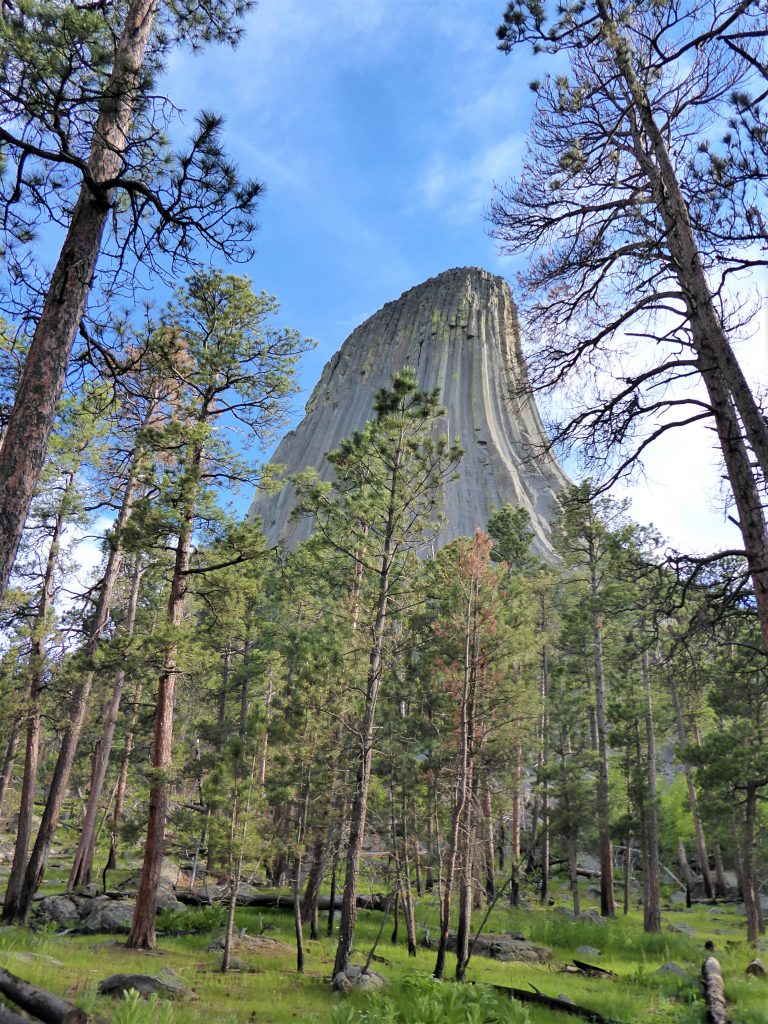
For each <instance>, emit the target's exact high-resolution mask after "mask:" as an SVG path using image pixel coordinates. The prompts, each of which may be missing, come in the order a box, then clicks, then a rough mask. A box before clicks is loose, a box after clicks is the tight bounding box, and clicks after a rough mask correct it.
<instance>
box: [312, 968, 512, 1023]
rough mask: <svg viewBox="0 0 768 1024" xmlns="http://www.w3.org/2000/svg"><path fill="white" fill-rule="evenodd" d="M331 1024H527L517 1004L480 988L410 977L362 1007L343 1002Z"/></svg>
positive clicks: (369, 999)
mask: <svg viewBox="0 0 768 1024" xmlns="http://www.w3.org/2000/svg"><path fill="white" fill-rule="evenodd" d="M331 1020H332V1021H333V1024H528V1021H529V1017H528V1013H527V1011H526V1010H525V1008H524V1007H523V1006H522V1005H521V1004H520V1003H516V1002H514V1000H510V999H507V998H505V997H504V996H499V995H498V994H497V993H496V992H494V991H493V990H492V989H491V988H488V987H486V986H483V985H455V984H449V983H446V982H442V981H437V980H436V979H435V978H433V977H431V975H426V974H414V975H411V976H410V977H408V978H407V979H406V980H405V981H404V982H403V983H402V985H401V986H399V987H398V988H397V989H395V990H394V991H389V990H388V991H386V992H377V993H375V994H374V995H372V996H370V998H368V999H366V1001H365V1004H364V1005H363V1006H357V1005H355V1004H354V1003H350V1002H347V1003H344V1004H343V1005H342V1006H340V1007H337V1008H336V1009H335V1010H334V1011H333V1014H332V1017H331Z"/></svg>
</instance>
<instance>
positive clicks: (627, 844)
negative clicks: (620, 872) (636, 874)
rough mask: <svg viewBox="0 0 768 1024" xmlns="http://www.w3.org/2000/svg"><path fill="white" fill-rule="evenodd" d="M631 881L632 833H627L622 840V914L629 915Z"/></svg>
mask: <svg viewBox="0 0 768 1024" xmlns="http://www.w3.org/2000/svg"><path fill="white" fill-rule="evenodd" d="M631 880H632V833H631V832H628V833H627V837H626V839H625V840H624V914H625V915H627V914H628V913H629V904H630V898H629V894H630V882H631Z"/></svg>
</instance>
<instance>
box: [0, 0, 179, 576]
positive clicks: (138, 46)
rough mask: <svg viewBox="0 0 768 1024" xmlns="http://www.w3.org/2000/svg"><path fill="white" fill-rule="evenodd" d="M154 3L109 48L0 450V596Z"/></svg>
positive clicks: (124, 136) (107, 200)
mask: <svg viewBox="0 0 768 1024" xmlns="http://www.w3.org/2000/svg"><path fill="white" fill-rule="evenodd" d="M158 6H159V0H132V2H131V3H130V4H129V5H128V8H127V10H126V14H125V21H124V23H123V28H122V31H121V33H120V37H119V40H118V42H117V48H116V52H115V60H114V65H113V68H112V73H111V76H110V79H109V82H108V83H107V85H106V87H105V90H104V94H103V99H102V102H101V106H100V110H99V116H98V119H97V121H96V125H95V127H94V131H93V137H92V141H91V150H90V154H89V156H88V174H89V176H90V178H91V183H90V184H86V183H84V184H83V185H81V187H80V192H79V195H78V198H77V200H76V201H75V205H74V209H73V211H72V217H71V219H70V222H69V227H68V229H67V234H66V237H65V239H64V244H63V246H62V249H61V253H60V254H59V258H58V261H57V263H56V267H55V268H54V271H53V274H52V275H51V280H50V283H49V285H48V290H47V293H46V297H45V301H44V303H43V308H42V311H41V313H40V318H39V320H38V321H37V326H36V328H35V332H34V334H33V336H32V343H31V345H30V348H29V353H28V355H27V359H26V362H25V365H24V371H23V373H22V375H21V380H20V381H19V386H18V389H17V392H16V398H15V402H14V406H13V410H12V411H11V415H10V418H9V420H8V424H7V426H6V430H5V434H4V436H3V442H2V447H1V448H0V596H3V595H4V594H5V592H6V590H7V587H8V578H9V575H10V571H11V567H12V565H13V561H14V558H15V557H16V550H17V548H18V544H19V539H20V537H21V532H22V529H23V527H24V522H25V520H26V518H27V514H28V512H29V507H30V504H31V501H32V497H33V495H34V493H35V488H36V486H37V481H38V477H39V475H40V470H41V468H42V465H43V461H44V459H45V453H46V449H47V445H48V438H49V436H50V433H51V430H52V428H53V423H54V420H55V417H56V407H57V405H58V401H59V397H60V395H61V392H62V388H63V386H64V379H65V375H66V371H67V364H68V363H69V355H70V352H71V350H72V344H73V341H74V338H75V334H76V333H77V330H78V327H79V325H80V321H81V320H82V318H83V314H84V312H85V307H86V302H87V300H88V296H89V294H90V291H91V288H92V286H93V281H94V274H95V270H96V261H97V259H98V256H99V252H100V250H101V240H102V235H103V233H104V228H105V226H106V224H107V219H108V217H109V215H110V211H111V209H112V195H111V192H110V190H109V189H105V188H103V186H102V185H101V183H102V182H105V181H111V180H113V179H114V178H116V177H118V176H119V174H120V173H121V171H122V167H123V154H124V151H125V147H126V145H127V140H128V137H129V134H130V129H131V123H132V120H133V114H134V104H135V102H136V90H137V86H138V83H139V77H140V69H141V65H142V62H143V59H144V50H145V47H146V44H147V41H148V39H149V36H150V33H151V31H152V27H153V23H154V19H155V15H156V12H157V9H158Z"/></svg>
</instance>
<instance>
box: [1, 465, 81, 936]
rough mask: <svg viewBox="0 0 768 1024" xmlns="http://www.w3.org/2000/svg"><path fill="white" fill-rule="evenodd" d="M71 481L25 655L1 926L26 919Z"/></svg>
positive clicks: (53, 541) (63, 501)
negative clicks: (22, 721)
mask: <svg viewBox="0 0 768 1024" xmlns="http://www.w3.org/2000/svg"><path fill="white" fill-rule="evenodd" d="M74 479H75V477H74V473H73V474H70V476H69V479H68V481H67V484H66V487H65V490H64V494H63V496H62V500H61V504H60V506H59V512H58V514H57V516H56V519H55V521H54V524H53V532H52V534H51V543H50V547H49V548H48V557H47V559H46V564H45V574H44V576H43V585H42V588H41V592H40V600H39V602H38V606H37V612H36V614H35V618H36V622H35V627H34V630H33V633H32V647H31V651H30V655H29V704H28V712H27V728H26V746H25V749H24V776H23V778H22V782H21V797H20V800H19V821H18V825H17V826H16V842H15V845H14V848H13V861H12V863H11V871H10V874H9V876H8V884H7V887H6V891H5V901H4V903H3V916H2V920H3V922H4V923H5V924H12V923H14V922H19V923H23V922H24V921H25V920H26V916H27V910H28V907H26V908H25V903H24V898H23V891H24V878H25V875H26V871H27V866H28V864H29V844H30V842H31V840H32V815H33V812H34V803H35V789H36V787H37V771H38V767H39V761H40V737H41V731H42V709H41V694H42V691H43V686H44V682H45V678H44V673H45V662H46V650H45V646H46V634H47V629H48V617H49V615H50V612H51V608H52V606H53V592H54V575H55V572H56V566H57V564H58V558H59V544H60V541H61V534H62V532H63V530H64V524H65V520H66V510H67V505H68V503H69V494H70V491H71V488H72V487H73V486H74Z"/></svg>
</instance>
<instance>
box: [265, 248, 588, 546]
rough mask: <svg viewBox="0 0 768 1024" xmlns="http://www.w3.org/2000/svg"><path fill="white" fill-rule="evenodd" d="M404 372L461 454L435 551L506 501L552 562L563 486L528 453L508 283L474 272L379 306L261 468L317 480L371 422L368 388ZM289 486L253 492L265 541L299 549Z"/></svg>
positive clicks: (531, 443) (529, 423)
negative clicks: (426, 396)
mask: <svg viewBox="0 0 768 1024" xmlns="http://www.w3.org/2000/svg"><path fill="white" fill-rule="evenodd" d="M405 367H412V368H413V369H415V371H416V375H417V378H418V381H419V386H420V387H421V388H423V389H425V390H432V389H437V391H438V393H439V397H440V401H441V402H442V403H443V404H444V405H445V407H446V410H447V413H446V416H445V417H444V422H443V423H442V424H441V430H442V431H443V432H444V433H445V434H446V435H448V437H449V438H451V439H453V438H454V437H457V436H458V437H459V438H460V440H461V443H462V446H463V448H464V450H465V454H464V458H463V459H462V462H461V464H460V466H459V473H460V478H459V479H458V480H454V481H451V482H449V483H446V485H445V488H444V495H443V508H442V511H443V513H444V515H445V520H446V522H445V525H444V526H443V528H442V529H441V532H440V534H439V536H438V539H437V543H438V545H443V544H446V543H448V542H449V541H450V540H453V539H455V538H456V537H460V536H469V537H471V536H473V535H474V532H475V529H476V528H477V527H485V524H486V523H487V521H488V517H489V515H490V513H491V512H492V511H493V510H494V508H500V507H501V506H503V505H505V504H507V503H511V504H513V505H517V506H521V507H523V508H525V509H526V510H527V511H528V512H529V514H530V516H531V527H532V529H533V531H534V535H535V536H534V540H533V543H532V547H533V549H534V551H535V552H536V553H537V554H539V555H542V556H544V557H545V558H549V559H550V560H551V559H552V558H553V552H552V545H551V541H550V528H549V521H550V519H551V518H552V516H553V513H554V509H555V504H556V497H557V494H558V492H559V491H560V490H561V489H562V488H563V487H564V486H565V485H566V484H567V482H568V481H567V478H566V476H565V474H564V472H563V470H562V468H561V467H560V465H559V463H558V462H557V460H556V459H555V457H554V456H553V455H551V454H546V455H545V454H539V457H537V458H536V459H535V460H533V459H531V455H532V449H533V448H535V447H537V446H538V445H539V444H540V443H541V442H542V441H543V440H544V439H545V434H544V428H543V425H542V422H541V418H540V416H539V413H538V411H537V409H536V406H535V403H534V402H533V401H531V399H530V398H529V397H527V398H525V399H523V398H520V397H517V396H518V393H519V391H520V388H521V386H522V385H524V384H525V382H526V370H525V365H524V362H523V356H522V349H521V346H520V333H519V328H518V322H517V311H516V309H515V305H514V302H513V299H512V294H511V292H510V290H509V286H508V284H507V282H506V281H505V280H504V279H503V278H501V277H496V276H494V275H493V274H490V273H488V271H485V270H480V269H478V268H474V267H470V268H468V267H464V268H457V269H453V270H447V271H445V272H444V273H442V274H439V275H438V276H437V277H434V278H431V279H430V280H428V281H425V282H424V283H423V284H420V285H417V286H416V287H415V288H411V289H410V290H409V291H407V292H404V293H403V295H401V296H400V298H399V299H397V300H395V301H393V302H388V303H387V304H386V305H385V306H384V307H383V308H382V309H380V310H379V311H378V312H377V313H375V314H374V315H373V316H372V317H370V318H369V319H368V320H366V321H365V322H364V323H363V324H361V326H360V327H358V328H357V329H356V330H355V331H353V332H352V334H351V335H350V336H349V338H347V340H346V341H345V342H344V344H343V345H342V347H341V348H340V350H339V351H338V352H337V353H336V354H335V355H334V356H333V358H332V359H331V360H330V361H329V362H328V363H327V364H326V366H325V368H324V370H323V372H322V375H321V377H320V381H319V382H318V384H317V386H316V387H315V389H314V391H313V392H312V395H311V397H310V399H309V401H308V402H307V406H306V414H305V417H304V419H303V420H302V422H301V423H300V424H299V425H298V427H296V429H295V430H292V431H290V432H289V433H288V434H286V436H285V437H284V438H283V440H282V441H281V442H280V445H279V446H278V448H277V450H276V451H275V453H274V455H273V457H272V462H273V463H276V464H284V465H285V467H286V475H288V474H292V473H298V472H301V471H302V470H304V469H306V468H307V467H311V468H314V469H316V470H317V471H318V473H319V474H320V476H321V477H322V478H323V479H325V480H328V479H330V478H331V477H332V469H331V467H330V465H329V464H328V463H327V462H326V461H325V458H324V456H325V454H326V453H327V452H329V451H332V450H333V449H335V448H337V447H338V446H339V443H340V442H341V441H342V440H343V439H344V438H346V437H348V436H349V435H350V434H352V433H353V431H355V430H359V429H360V428H362V427H363V426H364V424H365V422H366V420H368V419H370V418H371V417H372V415H373V401H374V396H375V394H376V391H377V390H378V389H379V388H381V387H386V386H388V385H389V383H390V381H391V379H392V375H393V374H394V373H396V372H398V371H399V370H402V369H403V368H405ZM294 505H295V495H294V491H293V488H292V486H291V485H287V486H286V487H284V488H283V489H282V491H280V492H279V493H277V494H273V495H270V494H265V493H260V492H259V493H257V495H256V498H255V500H254V502H253V504H252V506H251V510H250V516H251V517H252V518H253V517H255V516H259V517H260V518H261V520H262V524H263V529H264V532H265V534H266V536H267V539H268V542H269V543H270V544H274V543H276V542H277V541H278V540H281V539H282V540H285V541H286V542H287V543H288V544H291V543H296V542H298V541H301V540H305V539H306V537H307V536H308V535H309V533H310V531H311V522H310V521H309V520H307V519H304V520H301V521H298V522H291V521H290V513H291V510H292V509H293V507H294Z"/></svg>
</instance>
